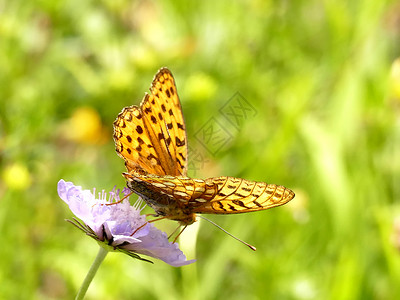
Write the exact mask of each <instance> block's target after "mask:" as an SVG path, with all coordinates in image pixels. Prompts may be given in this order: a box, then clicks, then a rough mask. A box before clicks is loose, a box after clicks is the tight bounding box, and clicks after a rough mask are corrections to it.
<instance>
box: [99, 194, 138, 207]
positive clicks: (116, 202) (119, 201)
mask: <svg viewBox="0 0 400 300" xmlns="http://www.w3.org/2000/svg"><path fill="white" fill-rule="evenodd" d="M132 194H133V192H130V193H129V194H128V195H126V196H124V197H123V198H122V199H120V200H118V201H115V202H112V203H106V204H105V205H114V204H118V203H121V202H122V201H124V200H125V199H126V198H128V197H129V196H130V195H132Z"/></svg>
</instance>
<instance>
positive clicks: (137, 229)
mask: <svg viewBox="0 0 400 300" xmlns="http://www.w3.org/2000/svg"><path fill="white" fill-rule="evenodd" d="M148 223H149V222H146V223H144V224H143V225H142V226H140V227H138V228H136V230H135V231H134V232H132V234H131V236H133V235H134V234H135V233H136V232H138V231H139V230H140V229H142V228H143V227H144V226H146V225H147V224H148Z"/></svg>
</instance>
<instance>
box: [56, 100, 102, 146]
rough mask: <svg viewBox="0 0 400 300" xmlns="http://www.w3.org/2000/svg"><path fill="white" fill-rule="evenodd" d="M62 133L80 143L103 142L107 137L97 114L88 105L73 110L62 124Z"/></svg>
mask: <svg viewBox="0 0 400 300" xmlns="http://www.w3.org/2000/svg"><path fill="white" fill-rule="evenodd" d="M62 134H63V136H64V137H65V138H66V139H68V140H71V141H74V142H76V143H81V144H103V143H105V142H106V140H107V138H108V135H107V131H106V130H105V128H104V127H103V124H102V123H101V119H100V116H99V114H98V113H97V111H96V110H94V109H93V108H92V107H88V106H83V107H79V108H77V109H76V110H75V111H74V112H73V114H72V116H71V118H70V119H69V120H68V121H67V122H66V123H65V124H63V126H62Z"/></svg>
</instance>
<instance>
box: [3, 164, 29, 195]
mask: <svg viewBox="0 0 400 300" xmlns="http://www.w3.org/2000/svg"><path fill="white" fill-rule="evenodd" d="M1 177H2V178H3V181H4V184H5V185H6V186H7V187H8V188H10V189H15V190H26V189H27V188H29V187H30V186H31V183H32V178H31V175H30V173H29V170H28V168H27V167H26V166H25V165H23V164H20V163H14V164H11V165H8V166H6V167H5V168H4V170H3V172H2V174H1Z"/></svg>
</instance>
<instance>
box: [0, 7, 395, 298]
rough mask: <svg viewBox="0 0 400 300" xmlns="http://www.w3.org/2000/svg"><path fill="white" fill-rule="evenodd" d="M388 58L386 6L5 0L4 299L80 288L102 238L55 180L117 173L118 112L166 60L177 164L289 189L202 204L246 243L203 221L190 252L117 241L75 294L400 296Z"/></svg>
mask: <svg viewBox="0 0 400 300" xmlns="http://www.w3.org/2000/svg"><path fill="white" fill-rule="evenodd" d="M399 56H400V2H398V1H361V0H358V1H344V0H338V1H317V0H307V1H305V0H304V1H261V0H258V1H257V0H254V1H244V0H243V1H227V0H223V1H208V0H206V1H182V0H181V1H174V2H171V1H145V0H144V1H128V0H103V1H85V0H80V1H78V0H63V1H50V0H38V1H20V0H14V1H7V0H2V1H0V178H1V179H0V233H1V234H0V244H1V246H0V299H71V298H73V297H74V295H75V294H76V292H77V290H78V288H79V286H80V284H81V282H82V280H83V278H84V276H85V275H86V272H87V271H88V269H89V267H90V265H91V263H92V261H93V260H94V258H95V255H96V253H97V249H98V246H97V244H96V243H95V242H94V241H93V240H92V239H90V238H88V237H85V236H84V235H83V234H82V233H81V232H80V231H78V230H76V229H75V228H74V227H73V226H71V225H69V224H68V223H66V222H65V221H64V219H66V218H71V217H72V213H71V212H70V211H69V209H68V207H67V206H66V205H65V204H64V203H63V202H62V201H61V200H60V199H59V198H58V195H57V191H56V184H57V182H58V180H59V179H61V178H63V179H65V180H67V181H73V182H74V183H75V184H78V185H82V186H83V187H84V188H87V189H91V188H93V187H96V188H97V189H103V188H104V189H106V190H110V189H111V188H112V187H113V186H114V185H117V186H118V187H123V186H124V185H125V182H124V180H123V178H122V176H121V172H123V171H124V165H123V161H122V160H121V159H120V158H119V157H117V155H116V153H115V151H114V144H113V140H112V123H113V121H114V119H115V118H116V116H117V114H118V113H119V112H120V111H121V109H122V108H123V107H124V106H128V105H132V104H138V103H139V102H140V100H141V99H142V97H143V95H144V93H145V92H146V91H148V88H149V86H150V83H151V80H152V78H153V76H154V74H155V73H156V72H157V70H158V69H159V68H160V67H163V66H167V67H168V68H170V70H171V71H172V72H173V74H174V76H175V80H176V82H177V88H178V92H179V95H180V99H181V102H182V106H183V111H184V116H185V120H186V125H187V130H188V138H189V145H190V155H191V158H189V160H190V163H191V165H190V172H189V175H191V176H196V177H199V178H205V177H212V176H220V175H229V176H236V177H243V178H246V179H250V180H257V181H265V182H268V183H276V184H281V185H285V186H287V187H289V188H292V189H293V190H294V191H295V192H296V198H295V199H294V200H293V201H292V202H291V203H289V204H287V205H285V206H283V207H280V208H276V209H272V210H269V211H264V212H257V213H252V214H243V215H236V216H210V219H212V220H214V221H215V222H217V223H218V224H219V225H221V226H223V227H224V228H226V229H227V230H229V231H230V232H232V233H233V234H235V235H236V236H238V237H240V238H242V239H244V240H246V241H247V242H249V243H251V244H253V245H255V246H256V247H257V248H258V250H257V251H256V252H252V251H251V250H249V249H247V248H246V247H245V246H243V245H242V244H240V243H238V242H236V241H235V240H233V239H232V238H230V237H229V236H227V235H225V234H224V233H222V232H221V231H219V230H218V229H216V228H215V227H213V226H211V225H210V224H208V223H204V222H203V221H202V222H197V223H196V224H194V225H192V226H191V228H190V229H188V230H187V231H185V233H184V235H183V237H182V239H181V246H182V249H183V250H184V252H185V253H186V255H187V256H188V258H190V259H191V258H196V259H197V262H196V263H195V264H193V265H190V266H186V267H183V268H173V267H170V266H168V265H166V264H165V263H163V262H161V261H156V262H155V264H153V265H151V264H148V263H144V262H140V261H136V260H133V259H131V258H129V257H128V256H125V255H122V254H114V253H112V254H109V255H108V256H107V258H106V260H105V261H104V263H103V264H102V266H101V267H100V270H99V272H98V274H97V276H96V277H95V280H94V282H93V283H92V285H91V286H90V288H89V292H88V294H87V299H165V300H167V299H248V300H252V299H395V298H398V297H400V284H399V279H400V205H399V201H398V200H399V197H400V187H399V178H400V176H399V172H400V158H399V154H400V153H399V146H400V60H399V59H398V57H399ZM396 59H397V60H396ZM236 93H239V94H240V95H241V96H242V97H243V99H245V100H246V103H248V104H249V105H250V106H251V107H252V109H253V110H252V114H251V116H250V115H247V116H244V117H243V118H242V119H241V123H240V127H239V128H238V127H235V126H233V125H232V124H231V123H229V122H228V120H227V118H226V116H225V115H224V114H223V109H222V108H223V107H226V106H225V105H226V104H227V103H231V102H229V100H230V99H232V97H234V95H237V94H236ZM229 105H230V104H229ZM210 122H211V123H210ZM207 124H208V125H210V124H220V125H221V126H222V127H223V128H225V129H226V131H227V134H226V136H227V137H229V138H228V140H227V141H225V142H224V143H223V144H222V146H221V147H219V148H218V147H216V146H215V144H213V142H215V141H214V140H213V139H211V140H209V141H207V142H206V143H205V144H204V143H202V142H201V138H199V136H201V134H199V133H201V130H202V128H204V126H208V125H207ZM203 142H204V140H203ZM210 147H211V151H210ZM215 147H216V148H215ZM148 212H150V210H149V211H148ZM156 225H157V226H158V227H160V228H163V229H165V230H166V231H170V230H172V229H173V228H174V226H175V224H174V223H173V222H172V221H169V222H168V221H167V222H159V224H156Z"/></svg>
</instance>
